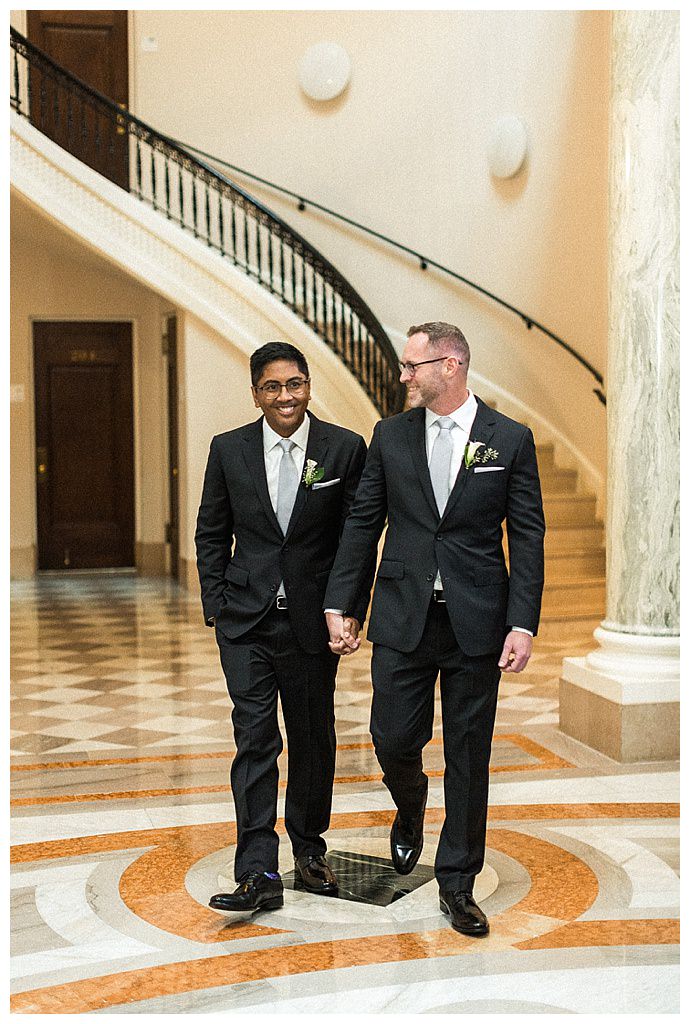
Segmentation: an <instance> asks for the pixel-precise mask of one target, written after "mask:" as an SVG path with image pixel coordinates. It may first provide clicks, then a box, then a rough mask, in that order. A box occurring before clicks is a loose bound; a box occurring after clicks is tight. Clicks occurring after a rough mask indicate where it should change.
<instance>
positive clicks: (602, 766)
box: [11, 576, 679, 1014]
mask: <svg viewBox="0 0 690 1024" xmlns="http://www.w3.org/2000/svg"><path fill="white" fill-rule="evenodd" d="M11 642H12V647H11V675H12V725H11V744H12V763H11V781H12V793H11V799H12V877H11V897H12V898H11V905H12V921H13V925H12V997H11V999H12V1003H11V1008H12V1010H13V1011H14V1012H16V1013H88V1012H101V1013H109V1012H112V1013H118V1014H120V1013H144V1012H150V1013H196V1012H199V1013H212V1012H247V1013H281V1014H282V1013H290V1012H294V1013H320V1014H323V1013H331V1012H334V1011H337V1012H343V1011H344V1010H347V1011H349V1012H352V1013H379V1012H382V1013H387V1012H397V1013H635V1014H640V1013H677V1012H678V1008H679V997H678V992H679V977H678V941H679V934H678V931H679V923H678V921H679V896H678V890H679V882H678V873H679V855H678V766H677V764H669V763H657V764H644V765H629V766H626V765H619V764H616V763H615V762H613V761H610V760H609V759H608V758H605V757H603V756H602V755H599V754H597V753H595V752H594V751H591V750H589V749H587V748H585V747H583V746H582V745H581V744H578V743H576V742H574V741H572V740H569V739H568V738H567V737H566V736H564V735H563V734H562V733H560V732H559V730H558V676H559V671H560V665H561V661H562V658H563V657H564V656H567V655H568V656H570V655H580V654H584V653H586V652H587V651H588V650H590V649H591V648H592V646H593V640H592V637H591V628H588V629H582V628H576V627H574V626H572V627H568V626H566V625H564V626H563V629H562V635H561V636H558V637H554V636H553V635H552V633H551V632H550V633H549V635H548V637H547V638H546V639H540V638H537V641H536V643H535V652H534V655H533V657H532V660H531V661H530V664H529V666H528V668H527V670H526V671H525V672H524V673H522V674H521V675H518V676H504V677H503V679H502V681H501V686H500V691H499V703H498V715H497V722H496V732H495V738H494V745H493V751H492V759H491V787H490V805H489V825H488V833H487V854H486V864H485V867H484V870H483V871H482V873H481V875H480V876H479V877H478V879H477V881H476V885H475V895H476V897H477V899H478V901H479V902H480V904H481V906H482V908H483V909H484V911H485V912H486V914H487V915H488V917H489V919H490V923H491V931H490V934H489V935H488V936H487V937H485V938H483V939H481V940H477V939H471V938H468V937H466V936H463V935H459V934H457V933H456V932H454V931H452V929H451V928H450V927H449V925H448V921H447V919H446V918H445V917H444V916H443V915H442V914H441V912H440V909H439V904H438V887H437V885H436V882H435V881H434V875H433V863H434V855H435V850H436V844H437V842H438V838H439V835H440V831H441V828H442V826H443V819H444V814H443V747H442V738H441V714H440V707H437V713H436V721H435V728H434V736H433V739H432V740H431V742H430V743H429V744H428V746H427V748H426V750H425V754H424V764H425V770H426V772H427V774H428V776H429V780H430V783H429V802H428V807H427V813H426V819H425V832H424V851H423V854H422V857H421V859H420V862H419V864H418V865H417V867H416V868H415V870H414V872H413V873H412V874H410V875H409V876H404V877H403V876H400V875H397V874H396V872H395V871H394V870H393V867H392V865H391V862H390V852H389V832H390V827H391V823H392V820H393V807H392V804H391V801H390V798H389V796H388V794H387V791H386V790H385V788H384V787H383V784H382V782H381V772H380V768H379V766H378V763H377V761H376V757H375V755H374V752H373V749H372V745H371V739H370V736H369V733H368V723H369V706H370V697H371V678H370V674H369V659H370V653H371V651H370V648H369V647H368V645H367V644H366V643H365V644H364V645H363V649H362V651H361V652H359V653H358V654H357V655H356V656H354V657H352V658H349V659H346V660H343V661H342V663H341V667H340V670H339V674H338V685H337V691H336V724H337V736H338V755H337V765H336V781H335V786H334V797H333V813H332V818H331V827H330V830H329V832H328V833H327V835H326V840H327V842H328V846H329V853H328V858H329V861H330V863H331V866H332V867H333V868H334V870H335V871H336V873H337V875H338V877H339V881H340V891H339V894H338V897H337V898H334V897H323V896H315V895H312V894H310V893H307V892H305V891H303V890H300V889H299V888H297V887H295V885H294V865H293V858H292V851H291V850H290V845H289V841H288V838H287V835H286V833H285V828H284V823H283V820H282V817H279V820H278V824H277V829H278V832H279V834H280V838H281V843H280V870H281V874H282V876H283V880H284V884H285V901H284V906H283V907H282V908H281V909H280V910H275V911H269V912H264V913H257V914H254V915H252V916H249V917H247V918H246V919H242V920H239V921H237V920H235V921H230V920H228V918H227V917H224V916H223V915H221V914H218V913H216V912H215V911H213V910H211V909H210V908H209V907H208V899H209V897H210V896H211V895H212V894H213V893H215V892H218V891H219V890H220V889H222V888H227V887H230V886H232V887H234V885H235V884H236V883H235V881H234V876H233V858H234V843H235V824H234V808H233V804H232V798H231V794H230V788H229V770H230V765H231V763H232V758H233V755H234V747H233V741H232V728H231V722H230V702H229V699H228V696H227V691H226V688H225V683H224V680H223V677H222V673H221V672H220V669H219V664H218V656H217V649H216V646H215V642H214V638H213V634H212V631H211V630H207V629H205V628H204V626H203V622H202V619H201V614H200V609H199V607H198V602H197V600H196V599H195V598H194V597H192V596H190V595H189V594H187V593H186V592H184V591H182V590H180V589H179V588H178V587H177V586H176V585H175V584H173V583H171V582H169V581H165V580H146V579H139V578H135V577H123V576H112V577H108V576H100V577H99V576H92V577H90V576H74V577H68V576H61V577H49V578H41V579H39V580H36V581H31V582H26V583H24V582H22V583H17V584H15V585H13V592H12V635H11ZM285 767H286V762H285V756H284V755H283V756H281V759H280V770H281V788H280V796H279V815H282V813H283V797H284V792H285V790H284V778H285Z"/></svg>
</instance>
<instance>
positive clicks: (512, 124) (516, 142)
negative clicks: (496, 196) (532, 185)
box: [487, 117, 527, 178]
mask: <svg viewBox="0 0 690 1024" xmlns="http://www.w3.org/2000/svg"><path fill="white" fill-rule="evenodd" d="M487 155H488V158H489V167H490V169H491V173H492V174H493V175H494V177H496V178H513V177H514V176H515V175H516V174H517V173H518V171H519V170H520V168H521V167H522V165H523V164H524V162H525V157H526V156H527V129H526V128H525V126H524V124H523V123H522V121H521V120H520V118H519V117H502V118H501V119H500V120H498V121H497V122H496V124H495V125H494V126H493V129H492V131H491V136H490V138H489V145H488V153H487Z"/></svg>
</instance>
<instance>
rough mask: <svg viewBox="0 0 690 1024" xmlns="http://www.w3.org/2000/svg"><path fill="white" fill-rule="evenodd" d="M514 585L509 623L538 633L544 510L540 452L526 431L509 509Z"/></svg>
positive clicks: (513, 473) (516, 461) (515, 467)
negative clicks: (539, 465)
mask: <svg viewBox="0 0 690 1024" xmlns="http://www.w3.org/2000/svg"><path fill="white" fill-rule="evenodd" d="M506 528H507V533H508V552H509V557H510V586H509V590H508V609H507V613H506V626H507V628H508V629H512V627H513V626H522V627H524V628H525V629H529V630H531V632H532V633H534V634H535V636H536V633H537V627H538V625H539V613H540V610H541V597H542V591H543V589H544V533H545V524H544V511H543V508H542V500H541V486H540V483H539V470H538V468H537V453H536V449H535V447H534V438H533V436H532V432H531V430H526V431H525V434H524V437H523V439H522V442H521V444H520V447H519V448H518V451H517V454H516V456H515V459H514V461H513V466H512V469H511V474H510V480H509V483H508V503H507V510H506Z"/></svg>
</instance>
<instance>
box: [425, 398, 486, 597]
mask: <svg viewBox="0 0 690 1024" xmlns="http://www.w3.org/2000/svg"><path fill="white" fill-rule="evenodd" d="M467 395H468V397H467V398H466V399H465V401H464V402H463V403H462V405H461V406H460V408H459V409H454V410H453V412H450V413H448V419H451V420H453V422H454V423H455V426H454V427H453V429H452V430H451V431H450V439H451V441H452V444H453V454H452V455H451V459H450V479H449V481H448V493H449V494H450V492H451V491H452V490H453V486H454V484H455V480H456V478H457V475H458V473H459V471H460V466H461V465H462V457H463V455H464V453H465V448H466V447H467V442H468V441H469V439H470V431H471V429H472V424H473V423H474V417H475V416H476V415H477V399H476V398H475V397H474V395H473V394H472V392H471V391H470V390H469V389H468V392H467ZM442 418H443V417H441V416H440V415H439V413H437V412H432V411H431V409H427V410H426V460H427V462H428V463H429V467H431V455H432V453H433V450H434V444H435V443H436V440H437V438H438V435H439V434H440V433H441V429H440V427H439V425H438V421H439V420H440V419H442ZM434 590H443V584H442V583H441V573H440V571H439V570H438V569H437V570H436V579H435V580H434Z"/></svg>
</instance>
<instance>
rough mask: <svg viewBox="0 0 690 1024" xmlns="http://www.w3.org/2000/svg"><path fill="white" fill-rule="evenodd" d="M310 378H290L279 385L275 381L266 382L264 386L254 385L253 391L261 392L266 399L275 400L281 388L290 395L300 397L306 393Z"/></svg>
mask: <svg viewBox="0 0 690 1024" xmlns="http://www.w3.org/2000/svg"><path fill="white" fill-rule="evenodd" d="M310 380H311V378H310V377H292V378H291V379H290V380H286V381H285V383H284V384H280V383H279V382H278V381H277V380H269V381H266V383H265V384H255V385H254V390H255V391H262V392H263V393H264V395H266V396H267V398H277V396H278V395H279V394H280V393H281V391H282V390H283V388H285V389H286V390H287V391H289V392H290V394H291V395H301V394H303V393H304V391H306V389H307V387H308V385H309V382H310Z"/></svg>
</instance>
